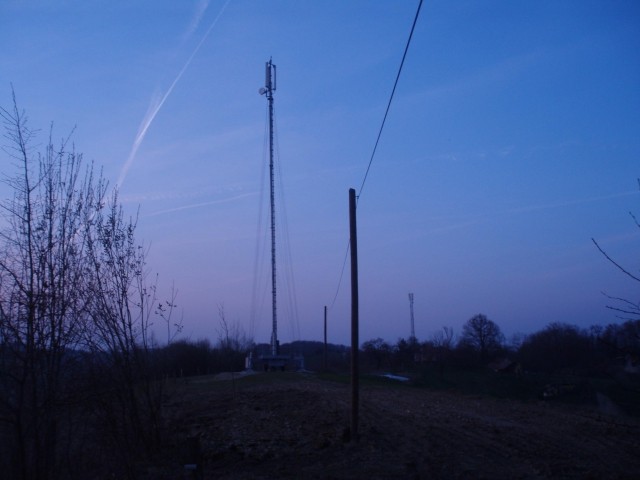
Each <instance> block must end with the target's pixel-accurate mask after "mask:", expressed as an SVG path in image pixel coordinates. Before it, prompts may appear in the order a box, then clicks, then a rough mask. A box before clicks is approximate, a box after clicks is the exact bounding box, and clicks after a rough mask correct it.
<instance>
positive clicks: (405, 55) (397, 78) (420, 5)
mask: <svg viewBox="0 0 640 480" xmlns="http://www.w3.org/2000/svg"><path fill="white" fill-rule="evenodd" d="M421 8H422V0H420V2H419V3H418V9H417V10H416V16H415V17H414V19H413V24H412V25H411V32H409V38H408V39H407V45H406V46H405V47H404V53H403V54H402V61H401V62H400V67H399V68H398V74H397V75H396V80H395V82H394V83H393V89H392V90H391V95H390V96H389V102H388V103H387V109H386V110H385V112H384V117H383V118H382V124H381V125H380V130H379V131H378V137H377V138H376V143H375V145H374V146H373V152H371V158H370V159H369V164H368V165H367V170H366V172H365V174H364V178H363V179H362V184H361V185H360V193H359V195H358V196H357V199H356V205H357V202H358V201H360V195H362V190H363V188H364V184H365V182H366V181H367V176H368V175H369V170H371V164H372V163H373V158H374V156H375V154H376V150H377V149H378V143H380V137H381V136H382V130H383V129H384V124H385V122H386V121H387V115H388V114H389V109H390V108H391V102H392V101H393V96H394V94H395V93H396V87H397V86H398V80H400V74H401V73H402V67H403V66H404V61H405V59H406V58H407V52H408V51H409V45H411V38H412V37H413V31H414V30H415V28H416V23H418V17H419V16H420V9H421ZM347 258H349V242H347V251H346V252H345V255H344V260H343V261H342V269H341V270H340V279H339V280H338V286H337V287H336V293H335V295H334V297H333V301H332V302H331V306H330V307H329V308H330V309H331V308H333V305H334V304H335V303H336V299H337V298H338V292H340V286H341V285H342V278H343V276H344V269H345V266H346V265H347Z"/></svg>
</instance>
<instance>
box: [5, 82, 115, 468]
mask: <svg viewBox="0 0 640 480" xmlns="http://www.w3.org/2000/svg"><path fill="white" fill-rule="evenodd" d="M0 117H1V118H2V121H3V124H4V125H3V126H4V130H5V134H4V139H5V141H6V142H7V143H6V144H5V146H4V148H3V150H4V152H5V153H6V154H7V155H8V157H9V158H10V160H11V162H12V163H13V166H14V167H15V169H16V173H15V174H14V175H13V176H8V177H5V178H4V179H3V181H4V183H5V184H6V185H7V186H8V187H9V188H10V189H11V190H12V191H13V197H12V198H9V199H7V200H4V201H3V202H2V203H1V205H0V209H1V212H2V224H1V225H0V252H1V253H0V340H1V342H2V343H1V354H0V358H1V361H2V364H1V365H0V412H1V413H0V420H1V421H2V423H4V424H5V425H9V426H10V427H11V429H12V435H11V437H10V438H12V441H10V442H9V444H8V445H6V446H5V447H7V448H8V449H9V450H8V451H6V453H7V455H3V458H4V459H11V460H9V464H6V463H5V462H6V461H2V463H3V464H2V465H1V467H2V468H3V471H4V472H10V473H9V476H10V477H12V478H22V479H31V478H38V479H49V478H57V477H59V476H61V475H62V474H61V471H60V464H59V461H58V459H59V457H60V454H59V451H58V450H59V448H60V444H59V441H58V440H59V437H60V435H61V434H62V431H63V429H64V427H65V425H62V424H61V418H62V416H63V413H64V409H65V408H66V404H67V400H68V396H69V395H70V391H69V382H68V381H66V382H65V381H64V380H65V378H68V377H69V373H68V368H67V367H68V363H69V362H70V361H72V355H71V354H70V352H72V351H73V350H74V349H75V348H76V347H77V346H78V345H79V343H80V341H81V338H82V336H83V333H84V330H85V328H86V319H87V311H88V304H87V296H86V295H85V292H86V289H85V282H84V273H85V271H84V262H83V260H84V256H85V254H86V247H87V245H86V241H85V240H86V239H85V237H84V235H83V231H84V230H83V225H84V224H85V222H87V219H89V218H91V216H92V215H93V210H92V209H93V207H94V206H95V205H96V204H99V203H100V197H101V195H102V193H103V191H104V185H103V183H102V181H101V179H99V178H98V179H96V178H94V177H93V173H92V169H91V167H88V168H86V169H83V168H82V156H81V155H80V154H77V153H76V152H75V151H74V150H73V149H71V150H67V148H68V139H66V140H63V141H62V142H61V144H60V146H59V147H54V144H53V141H52V139H51V134H50V135H49V141H48V143H47V145H46V146H45V148H44V153H38V152H36V151H35V149H34V148H33V145H32V142H33V139H34V136H35V132H34V131H33V130H31V129H30V128H29V126H28V122H27V117H26V115H25V114H24V112H22V111H20V110H19V109H18V107H17V102H16V99H15V94H14V96H13V108H12V110H5V109H2V108H0Z"/></svg>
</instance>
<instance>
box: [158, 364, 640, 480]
mask: <svg viewBox="0 0 640 480" xmlns="http://www.w3.org/2000/svg"><path fill="white" fill-rule="evenodd" d="M269 375H271V377H269ZM171 399H172V400H171V403H170V404H169V405H168V412H169V414H170V415H171V424H170V431H171V432H172V436H173V437H172V442H173V443H172V445H171V447H172V448H170V449H169V451H170V452H171V454H170V455H168V456H167V458H166V461H167V464H168V463H170V462H173V465H174V466H175V465H176V464H178V463H180V464H181V465H180V466H179V468H178V467H175V468H176V469H175V470H173V475H180V476H179V477H177V476H173V477H172V478H204V479H214V478H215V479H282V478H296V479H306V478H308V479H320V478H335V479H360V478H370V479H385V478H399V479H404V478H407V479H426V478H436V479H437V478H446V479H455V478H469V479H480V478H486V479H501V478H504V479H507V478H508V479H515V478H527V479H529V478H531V479H534V478H554V479H555V478H580V479H585V478H593V479H601V478H629V479H631V478H634V479H635V478H640V421H639V420H638V419H636V418H629V417H623V416H619V415H618V416H609V415H605V414H603V413H600V412H598V411H596V410H595V409H589V408H586V407H580V408H571V407H569V406H566V405H561V404H557V403H548V402H544V401H539V402H532V403H522V402H519V401H513V400H499V399H494V398H487V397H479V396H465V395H460V394H455V393H448V392H441V391H429V390H426V389H420V388H414V387H410V386H404V385H396V384H393V383H391V382H390V383H389V384H388V385H384V384H380V385H367V386H362V388H361V392H360V399H361V403H360V417H359V439H358V441H357V442H356V441H350V439H349V437H350V435H349V429H348V426H349V414H350V409H351V406H350V405H351V404H350V387H349V385H346V384H343V383H338V382H332V381H326V380H321V379H319V378H317V377H315V376H313V375H310V374H309V375H304V374H294V373H284V374H271V373H268V374H256V375H253V376H250V377H244V378H234V379H233V380H228V379H227V380H220V379H218V380H214V379H213V378H211V377H207V378H200V379H190V380H188V381H186V383H185V384H184V386H183V387H181V388H180V389H177V390H176V392H174V394H173V395H172V396H171ZM189 438H191V439H192V440H190V441H189V440H188V439H189ZM189 445H190V447H189ZM196 450H199V452H198V451H196ZM178 457H180V458H179V459H178ZM185 463H198V465H199V467H198V468H199V471H200V475H201V477H197V476H196V474H195V473H194V472H189V471H187V470H184V468H183V467H182V464H185ZM165 472H166V470H165Z"/></svg>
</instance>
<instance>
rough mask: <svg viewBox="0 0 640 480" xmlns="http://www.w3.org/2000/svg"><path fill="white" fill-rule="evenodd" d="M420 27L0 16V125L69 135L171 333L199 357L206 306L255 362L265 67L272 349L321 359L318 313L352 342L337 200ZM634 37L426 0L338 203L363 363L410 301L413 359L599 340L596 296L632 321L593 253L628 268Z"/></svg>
mask: <svg viewBox="0 0 640 480" xmlns="http://www.w3.org/2000/svg"><path fill="white" fill-rule="evenodd" d="M417 4H418V2H417V1H408V0H406V1H405V0H403V1H392V0H368V1H365V0H362V1H338V0H324V1H306V0H300V1H293V0H287V1H285V0H282V1H269V2H265V1H257V0H230V1H226V0H224V1H223V0H210V1H200V0H193V1H187V0H184V1H170V0H139V1H122V0H110V1H102V0H90V1H87V0H83V1H80V0H59V1H53V0H49V1H45V0H33V1H28V0H3V1H2V2H0V44H1V45H2V46H3V48H2V49H1V50H0V86H1V87H2V88H0V103H1V104H2V105H3V106H5V107H7V106H9V105H10V99H11V89H10V88H11V87H10V84H11V83H12V84H13V86H14V88H15V91H16V95H17V98H18V101H19V104H20V106H21V107H22V108H24V109H25V110H26V111H27V112H28V114H29V117H30V122H31V124H32V126H39V127H40V128H43V129H44V132H43V133H42V141H44V140H45V138H46V135H45V132H46V130H47V128H48V126H49V124H50V123H51V122H52V121H53V122H54V126H55V132H56V134H57V135H58V136H59V137H62V136H64V135H65V134H67V133H68V132H69V131H70V129H71V128H73V127H74V126H76V127H77V128H76V131H75V134H74V141H75V145H76V148H77V149H78V150H79V151H81V152H84V154H85V159H86V160H93V161H95V163H96V164H97V165H99V166H102V167H103V168H104V175H105V177H107V178H108V179H109V181H110V183H111V184H112V185H115V184H117V183H118V182H120V196H121V200H122V201H123V203H124V204H125V206H126V208H127V209H128V210H129V211H131V212H132V213H133V212H135V210H136V209H137V208H138V206H139V207H140V218H139V226H138V235H139V238H140V240H143V241H144V242H145V243H146V244H147V245H150V248H151V249H150V253H149V266H150V268H151V269H152V270H153V271H154V272H157V273H158V274H159V276H160V277H159V278H160V286H161V291H162V292H165V294H166V295H167V294H168V291H169V290H170V287H171V284H172V283H173V284H175V286H176V288H177V290H178V292H179V293H178V298H177V304H178V305H179V309H180V310H181V312H182V314H183V315H184V325H185V328H184V334H185V335H186V336H189V337H190V338H192V339H197V338H202V337H208V338H211V339H214V340H215V338H217V335H218V334H217V328H218V306H219V305H223V306H224V310H225V312H226V315H227V319H228V320H229V321H231V322H234V323H237V324H238V325H241V326H242V327H243V328H244V329H245V330H246V331H247V333H249V334H251V335H253V337H254V339H255V340H256V341H259V342H268V341H269V335H270V326H271V318H270V304H269V295H268V294H267V295H265V291H266V290H265V289H266V288H267V286H266V285H267V284H266V283H265V282H266V281H267V280H268V269H267V265H263V264H262V263H260V265H263V267H261V268H256V266H255V258H256V251H258V250H260V249H261V248H262V247H261V245H263V244H262V243H261V240H260V239H263V238H264V236H263V234H261V233H259V231H258V219H259V218H260V216H259V210H260V206H261V205H262V206H263V207H266V205H267V203H268V202H267V200H266V199H265V198H264V193H265V192H266V191H267V190H266V186H265V183H264V180H265V177H264V174H263V172H264V168H265V162H266V161H267V159H266V156H265V148H264V145H265V127H266V100H265V98H264V97H263V96H260V95H259V94H258V89H259V88H260V87H261V86H263V84H264V64H265V62H266V61H267V60H269V58H270V57H273V62H274V63H275V64H276V65H277V69H278V70H277V72H278V78H277V80H278V84H277V91H276V93H275V108H276V124H277V140H278V157H277V162H278V165H279V172H278V174H279V177H278V178H279V179H281V180H282V189H278V190H277V201H278V202H279V205H280V207H281V208H283V207H284V208H286V216H285V215H284V213H283V212H279V213H278V216H277V218H278V219H279V222H278V223H279V225H283V224H285V223H286V226H287V227H288V229H287V230H288V238H289V242H288V243H289V249H286V248H285V246H284V245H283V244H281V243H279V253H280V259H281V260H283V265H282V266H281V267H279V270H280V271H281V272H283V273H284V272H286V271H292V272H293V275H292V277H293V279H294V281H293V282H290V280H289V278H287V277H286V276H283V277H282V286H281V288H280V291H281V292H282V293H281V296H280V297H279V303H280V306H281V308H280V314H279V317H280V318H279V323H280V340H281V341H282V342H287V341H290V340H292V339H297V338H301V339H311V340H321V339H322V321H323V307H324V306H325V305H328V306H330V309H329V340H330V341H332V342H335V343H348V342H349V336H348V335H349V333H348V332H349V314H350V306H349V289H348V287H349V281H348V279H349V270H348V266H347V268H346V270H345V273H344V275H345V276H344V278H343V281H342V284H341V288H340V289H339V290H338V289H337V288H338V281H339V278H340V275H341V271H342V265H343V260H344V257H345V252H346V246H347V242H348V210H347V207H348V189H349V188H356V189H360V186H361V184H362V180H363V177H364V174H365V170H366V167H367V164H368V162H369V158H370V156H371V153H372V149H373V145H374V142H375V139H376V136H377V133H378V129H379V127H380V123H381V121H382V117H383V115H384V111H385V108H386V104H387V101H388V99H389V95H390V93H391V88H392V86H393V81H394V80H395V76H396V73H397V70H398V66H399V64H400V60H401V58H402V53H403V50H404V47H405V44H406V41H407V38H408V34H409V31H410V27H411V24H412V21H413V18H414V15H415V12H416V8H417ZM639 26H640V5H639V4H638V3H637V2H634V1H628V2H624V1H604V0H603V1H564V2H556V1H535V2H534V1H530V2H511V1H482V2H480V1H453V2H452V1H425V2H424V5H423V7H422V11H421V14H420V18H419V20H418V24H417V26H416V30H415V33H414V36H413V40H412V44H411V47H410V50H409V53H408V56H407V59H406V62H405V65H404V69H403V72H402V76H401V78H400V82H399V85H398V88H397V91H396V95H395V98H394V101H393V104H392V106H391V110H390V113H389V117H388V119H387V124H386V126H385V130H384V132H383V134H382V138H381V141H380V144H379V147H378V151H377V153H376V155H375V157H374V161H373V164H372V167H371V171H370V173H369V176H368V178H367V181H366V183H365V185H364V189H363V190H362V191H361V192H360V191H358V193H359V194H361V196H360V201H359V206H358V224H359V225H358V227H359V232H358V235H359V254H360V258H359V262H360V264H359V268H360V309H361V331H360V338H361V340H366V339H370V338H374V337H383V338H385V339H387V340H389V341H395V340H397V338H399V337H407V336H408V335H409V302H408V296H407V294H408V293H409V292H412V293H414V295H415V305H414V306H415V320H416V327H415V330H416V335H417V336H418V338H419V339H421V340H424V339H428V338H429V337H430V336H431V335H432V334H433V333H434V332H436V331H437V330H439V329H440V328H441V327H442V326H450V327H453V328H454V331H455V332H456V333H460V331H461V326H462V324H463V323H464V322H465V321H466V320H467V319H468V318H470V317H471V316H473V315H474V314H476V313H484V314H486V315H487V316H488V317H489V318H491V319H492V320H494V321H495V322H496V323H498V325H499V326H500V327H501V328H502V330H503V331H504V332H505V334H506V335H507V337H509V336H510V335H511V334H514V333H516V332H525V333H526V332H532V331H535V330H538V329H541V328H543V327H544V326H545V325H547V324H548V323H551V322H555V321H563V322H569V323H573V324H577V325H580V326H588V325H591V324H594V323H610V322H615V321H617V319H616V318H615V316H614V315H613V313H612V312H610V311H608V310H607V309H606V308H605V306H606V304H607V301H606V298H605V297H604V296H603V295H602V294H601V292H602V291H606V292H607V293H609V294H611V295H616V296H625V297H627V298H629V299H632V300H634V301H637V300H638V295H639V294H638V285H637V284H635V285H634V284H633V282H631V281H629V280H627V279H626V278H625V277H624V276H623V275H622V274H621V273H620V272H618V271H617V270H616V269H615V267H613V266H612V265H611V264H609V263H607V261H606V260H605V259H604V258H603V257H602V256H601V255H600V254H599V253H598V252H597V250H596V249H595V247H594V246H593V244H592V243H591V238H592V237H595V238H596V239H597V240H598V241H599V242H600V243H601V245H602V246H603V247H604V248H605V249H606V250H607V251H608V252H609V253H610V254H611V255H612V256H614V257H615V258H616V259H618V260H619V261H620V262H621V263H624V264H625V265H626V266H627V267H628V268H629V269H631V270H633V271H635V272H637V271H638V268H640V258H639V257H638V251H639V248H640V231H639V230H638V228H637V227H635V226H634V224H633V221H632V219H631V218H630V216H629V213H628V212H629V211H634V212H636V213H637V214H639V215H640V191H639V189H638V183H637V178H638V177H639V176H640V168H639V167H640V56H639V55H638V52H639V51H640V28H638V27H639ZM2 165H3V166H2V167H1V169H2V172H3V173H7V172H8V171H10V166H9V164H8V162H7V160H6V159H4V160H3V164H2ZM2 188H3V189H4V190H2V189H0V192H2V195H3V196H6V195H7V192H6V187H2ZM261 192H263V195H261ZM285 219H286V222H285V221H284V220H285ZM266 220H267V217H266V216H264V215H263V216H262V226H263V227H264V226H265V222H266ZM278 237H279V239H281V240H282V241H283V240H284V238H285V235H284V233H282V232H281V231H279V233H278ZM282 243H284V242H282ZM260 251H261V250H260ZM285 259H290V262H284V260H285ZM256 276H257V278H258V281H257V282H256V284H257V285H258V286H259V288H258V294H257V295H256V297H257V298H258V300H259V301H258V302H254V301H253V300H252V299H253V298H254V294H253V292H254V279H255V278H256ZM336 292H337V295H336ZM294 293H295V301H294V300H291V299H290V298H292V297H293V294H294ZM290 294H291V295H290ZM334 298H335V301H334ZM295 311H297V316H296V315H294V314H293V313H292V312H295ZM294 317H297V320H294ZM252 319H254V320H252ZM158 338H159V340H163V338H164V337H163V333H162V330H161V331H159V333H158Z"/></svg>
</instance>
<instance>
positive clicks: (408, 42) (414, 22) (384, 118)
mask: <svg viewBox="0 0 640 480" xmlns="http://www.w3.org/2000/svg"><path fill="white" fill-rule="evenodd" d="M421 7H422V0H420V3H419V4H418V9H417V11H416V16H415V18H414V19H413V25H412V26H411V32H410V33H409V39H408V40H407V45H406V46H405V48H404V54H403V55H402V61H401V62H400V68H398V74H397V75H396V81H395V82H394V84H393V90H391V96H390V97H389V103H387V109H386V111H385V112H384V117H383V119H382V124H381V125H380V131H379V132H378V138H377V139H376V143H375V145H374V146H373V152H372V153H371V158H370V159H369V165H368V166H367V171H366V172H365V174H364V178H363V179H362V184H361V185H360V192H359V194H358V197H357V199H356V205H357V203H358V201H359V200H360V196H361V195H362V189H363V188H364V184H365V182H366V181H367V176H368V175H369V170H370V169H371V164H372V163H373V157H374V156H375V154H376V150H377V149H378V143H379V142H380V137H381V136H382V130H383V129H384V124H385V122H386V121H387V115H388V114H389V108H391V102H392V101H393V95H394V94H395V93H396V87H397V86H398V80H400V74H401V73H402V67H403V65H404V60H405V58H407V52H408V51H409V45H410V44H411V37H413V31H414V30H415V28H416V23H417V22H418V16H419V15H420V8H421Z"/></svg>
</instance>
